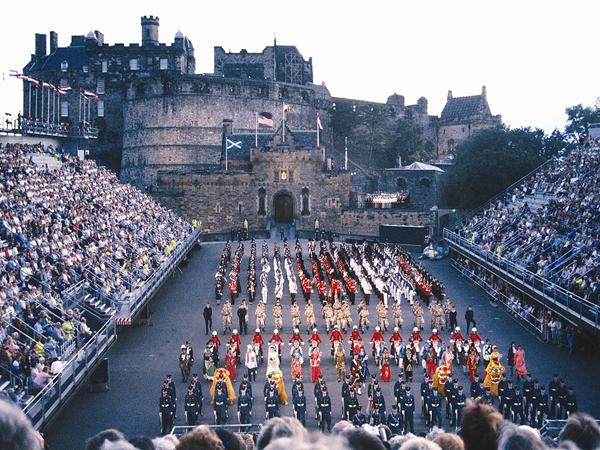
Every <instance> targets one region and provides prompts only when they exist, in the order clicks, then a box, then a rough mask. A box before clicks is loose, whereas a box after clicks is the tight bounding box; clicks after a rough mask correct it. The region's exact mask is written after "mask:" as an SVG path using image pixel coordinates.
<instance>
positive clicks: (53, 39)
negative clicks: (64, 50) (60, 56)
mask: <svg viewBox="0 0 600 450" xmlns="http://www.w3.org/2000/svg"><path fill="white" fill-rule="evenodd" d="M57 48H58V33H57V32H56V31H51V32H50V53H53V52H54V50H56V49H57Z"/></svg>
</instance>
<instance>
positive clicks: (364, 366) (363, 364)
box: [358, 348, 371, 383]
mask: <svg viewBox="0 0 600 450" xmlns="http://www.w3.org/2000/svg"><path fill="white" fill-rule="evenodd" d="M358 359H359V361H360V378H361V380H362V382H363V383H365V382H366V381H367V380H368V379H369V377H370V376H371V372H370V371H369V355H367V352H365V349H364V348H362V349H361V351H360V353H359V354H358Z"/></svg>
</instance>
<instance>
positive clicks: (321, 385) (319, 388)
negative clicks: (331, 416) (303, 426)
mask: <svg viewBox="0 0 600 450" xmlns="http://www.w3.org/2000/svg"><path fill="white" fill-rule="evenodd" d="M325 388H326V386H325V381H323V380H321V381H320V382H318V383H315V387H314V390H313V393H314V395H315V420H319V402H320V401H321V397H322V396H323V390H324V389H325Z"/></svg>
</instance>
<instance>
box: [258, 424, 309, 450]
mask: <svg viewBox="0 0 600 450" xmlns="http://www.w3.org/2000/svg"><path fill="white" fill-rule="evenodd" d="M305 434H306V429H305V428H304V427H303V426H302V423H300V421H299V420H297V419H296V418H294V417H274V418H272V419H269V420H267V421H266V422H265V424H264V425H263V427H262V429H261V430H260V434H259V435H258V439H257V441H256V447H255V448H256V450H262V449H264V448H265V447H266V446H267V445H269V443H270V442H271V441H273V440H275V439H277V438H282V437H298V438H300V437H303V436H304V435H305Z"/></svg>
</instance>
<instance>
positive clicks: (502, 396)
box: [498, 374, 508, 415]
mask: <svg viewBox="0 0 600 450" xmlns="http://www.w3.org/2000/svg"><path fill="white" fill-rule="evenodd" d="M507 389H508V381H506V376H505V375H504V374H502V380H500V383H498V411H499V412H500V414H502V415H504V409H505V408H506V398H507V397H506V395H507V394H506V390H507Z"/></svg>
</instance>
